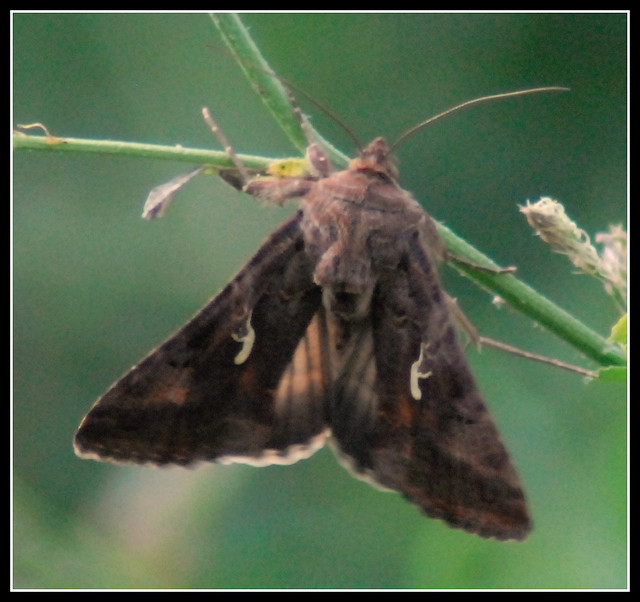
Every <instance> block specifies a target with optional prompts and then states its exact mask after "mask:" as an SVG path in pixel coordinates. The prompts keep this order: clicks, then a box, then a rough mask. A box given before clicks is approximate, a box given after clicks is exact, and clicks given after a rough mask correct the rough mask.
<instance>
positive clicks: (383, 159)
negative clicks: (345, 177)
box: [349, 138, 398, 180]
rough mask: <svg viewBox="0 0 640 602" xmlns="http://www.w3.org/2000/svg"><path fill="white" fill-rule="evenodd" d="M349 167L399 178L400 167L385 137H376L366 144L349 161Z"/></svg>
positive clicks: (395, 178)
mask: <svg viewBox="0 0 640 602" xmlns="http://www.w3.org/2000/svg"><path fill="white" fill-rule="evenodd" d="M349 169H353V170H356V171H368V172H374V173H376V174H379V175H381V176H386V177H388V178H391V179H392V180H397V179H398V168H397V166H396V162H395V161H394V159H393V156H392V154H391V148H390V147H389V144H388V143H387V141H386V140H385V139H384V138H376V139H375V140H374V141H373V142H371V143H369V144H368V145H367V146H365V147H364V148H363V149H362V150H361V151H360V154H359V155H358V157H356V158H355V159H352V160H351V162H350V163H349Z"/></svg>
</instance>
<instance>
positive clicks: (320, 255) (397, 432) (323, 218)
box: [75, 101, 531, 540]
mask: <svg viewBox="0 0 640 602" xmlns="http://www.w3.org/2000/svg"><path fill="white" fill-rule="evenodd" d="M471 102H475V101H471ZM467 104H470V103H465V105H467ZM461 106H462V105H461ZM307 157H308V161H309V165H310V172H309V173H307V174H305V175H303V176H300V177H293V178H284V179H282V178H260V179H252V180H250V181H249V182H248V183H247V184H246V186H245V187H244V190H245V191H246V192H247V193H248V194H251V195H254V196H257V197H261V198H266V199H269V200H270V201H273V202H277V203H282V202H284V201H285V200H288V199H291V198H300V199H301V203H300V207H299V210H298V212H297V213H296V214H295V216H294V217H292V218H291V219H289V221H287V222H286V223H285V224H284V225H283V226H281V227H280V228H279V229H278V230H277V231H276V232H275V233H273V234H272V235H271V237H270V238H269V239H268V240H267V241H266V242H265V243H264V244H263V246H262V247H261V248H260V249H259V250H258V252H257V253H256V254H255V255H254V257H253V258H252V259H251V260H250V261H249V263H248V264H247V265H246V266H245V267H244V268H243V269H242V270H241V271H240V273H239V274H238V275H237V276H236V277H235V278H234V279H233V280H232V281H231V282H230V283H229V284H228V285H227V286H226V287H225V288H224V290H223V291H222V292H221V293H220V294H219V295H218V296H217V297H215V298H214V299H213V300H212V301H210V302H209V304H208V305H207V306H205V307H204V309H202V310H201V311H200V312H199V313H198V314H197V315H196V316H195V317H194V318H193V319H192V320H191V321H190V322H189V323H188V324H186V325H185V326H184V327H183V328H182V329H181V330H180V331H178V333H177V334H175V335H174V336H172V337H171V338H169V339H168V340H167V341H166V342H165V343H164V344H162V345H161V346H160V347H158V348H157V349H155V350H154V351H153V352H151V354H150V355H149V356H148V357H146V358H145V359H144V360H142V361H141V362H140V363H139V364H138V365H137V366H135V367H134V368H133V369H132V370H131V371H130V372H129V373H128V374H126V375H125V376H124V377H123V378H122V379H121V380H119V381H118V382H117V383H116V384H114V385H113V386H112V387H111V389H110V390H109V391H108V392H107V393H106V394H105V395H104V396H103V397H101V398H100V399H99V400H98V401H97V402H96V404H95V405H94V406H93V408H92V409H91V411H90V412H89V414H88V415H87V416H86V417H85V418H84V420H83V421H82V424H81V425H80V428H79V430H78V432H77V434H76V437H75V449H76V453H77V454H78V455H79V456H82V457H87V458H94V459H98V460H108V461H115V462H137V463H152V464H157V465H164V464H180V465H188V464H192V463H194V462H197V461H203V460H204V461H216V462H221V463H228V462H244V463H248V464H253V465H257V466H263V465H268V464H289V463H293V462H296V461H297V460H299V459H301V458H306V457H308V456H310V455H312V454H313V453H314V452H315V451H317V450H318V449H319V448H321V447H322V446H323V445H324V443H325V441H326V440H327V439H330V440H331V441H332V443H333V445H334V447H335V449H336V451H337V454H338V456H339V457H340V458H341V459H343V460H345V461H346V464H347V465H348V467H349V468H350V469H351V470H352V471H353V472H354V473H355V474H356V475H357V476H360V477H363V478H366V479H368V480H370V481H373V482H374V483H375V484H377V485H379V486H381V487H383V488H386V489H390V490H394V491H398V492H400V493H402V494H403V495H404V496H405V497H406V498H407V499H409V500H410V501H411V502H413V503H414V504H415V505H417V506H418V507H419V508H420V509H421V510H422V511H423V512H424V513H425V514H427V515H428V516H430V517H434V518H439V519H442V520H444V521H446V522H447V523H448V524H449V525H451V526H452V527H457V528H462V529H465V530H467V531H470V532H472V533H477V534H478V535H481V536H483V537H495V538H497V539H500V540H506V539H518V540H520V539H524V538H525V537H526V536H527V534H528V532H529V531H530V529H531V520H530V517H529V512H528V510H527V504H526V501H525V496H524V493H523V491H522V486H521V483H520V479H519V477H518V475H517V473H516V470H515V469H514V467H513V465H512V463H511V461H510V459H509V456H508V453H507V451H506V449H505V447H504V445H503V443H502V442H501V440H500V435H499V433H498V430H497V428H496V426H495V424H494V422H493V420H492V418H491V416H490V414H489V411H488V410H487V407H486V405H485V402H484V400H483V397H482V395H481V393H480V391H479V390H478V387H477V385H476V382H475V380H474V378H473V375H472V373H471V370H470V368H469V365H468V363H467V360H466V358H465V354H464V352H463V349H462V347H461V344H460V342H459V340H458V336H457V333H456V324H455V319H454V314H453V313H452V310H451V304H450V302H449V298H448V297H447V295H446V293H445V292H444V290H443V289H442V286H441V283H440V278H439V275H438V271H437V264H438V262H439V261H440V260H442V259H444V258H445V256H446V251H445V249H444V247H443V245H442V243H441V241H440V238H439V236H438V233H437V230H436V226H435V222H434V221H433V219H432V218H431V217H430V216H429V215H428V214H427V213H426V212H425V211H424V209H422V207H421V206H420V205H419V204H418V202H417V201H416V200H415V199H414V198H413V197H412V196H411V194H410V193H409V192H407V191H405V190H403V189H402V188H401V187H400V185H399V184H398V174H397V170H396V167H395V164H394V162H393V159H392V157H391V153H390V147H389V145H388V144H387V143H386V142H385V140H384V139H382V138H377V139H375V140H374V141H373V142H371V144H369V145H368V146H366V148H364V149H363V150H362V151H361V152H360V154H359V156H358V157H357V158H355V159H353V160H352V161H351V162H350V164H349V166H348V167H347V169H345V170H343V171H333V169H332V168H331V166H330V163H329V160H328V158H327V156H326V154H325V153H324V151H323V150H322V149H321V148H320V147H319V146H318V145H316V144H311V145H310V146H309V149H308V152H307Z"/></svg>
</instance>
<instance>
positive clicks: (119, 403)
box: [75, 214, 327, 465]
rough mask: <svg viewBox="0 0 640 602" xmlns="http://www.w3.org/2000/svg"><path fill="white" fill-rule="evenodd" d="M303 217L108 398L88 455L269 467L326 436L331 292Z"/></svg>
mask: <svg viewBox="0 0 640 602" xmlns="http://www.w3.org/2000/svg"><path fill="white" fill-rule="evenodd" d="M300 219H301V215H300V214H298V215H296V217H294V218H293V219H291V220H290V221H289V222H287V223H286V224H285V225H284V226H282V227H281V228H280V229H279V230H278V231H277V232H275V233H274V234H273V235H272V236H271V238H270V239H269V240H268V241H267V242H266V243H265V244H264V245H263V246H262V248H261V249H260V250H259V251H258V252H257V254H256V255H255V256H254V257H253V258H252V259H251V261H250V262H249V263H248V264H247V266H246V267H245V268H244V269H243V270H242V271H241V272H240V273H239V274H238V275H237V276H236V278H235V279H234V280H233V281H232V282H231V283H230V284H229V285H227V287H226V288H225V289H224V290H223V291H222V292H221V293H220V294H219V295H218V296H217V297H216V298H215V299H213V300H212V301H211V302H210V303H209V304H208V305H207V306H206V307H205V308H204V309H202V310H201V311H200V312H199V313H198V314H197V315H196V316H195V317H194V318H193V319H192V320H191V321H190V322H189V323H188V324H187V325H186V326H184V327H183V328H182V329H181V330H180V331H179V332H178V333H177V334H175V335H174V336H173V337H171V338H170V339H169V340H167V341H166V342H165V343H164V344H163V345H161V346H160V347H158V348H157V349H156V350H155V351H153V352H152V353H151V354H150V355H149V356H148V357H147V358H146V359H144V360H143V361H142V362H141V363H140V364H138V365H137V366H135V367H134V368H133V369H132V370H131V371H130V372H129V373H128V374H126V375H125V376H124V377H123V378H122V379H121V380H120V381H118V382H117V383H116V384H115V385H113V387H112V388H111V389H110V390H109V391H108V392H107V393H106V394H105V395H104V396H103V397H102V398H101V399H99V400H98V401H97V402H96V404H95V405H94V407H93V408H92V409H91V411H90V412H89V414H88V415H87V416H86V417H85V419H84V420H83V421H82V424H81V425H80V428H79V430H78V433H77V434H76V438H75V448H76V452H77V453H78V455H80V456H85V457H92V458H96V459H100V460H112V461H125V462H139V463H143V462H151V463H155V464H166V463H178V464H189V463H191V462H194V461H197V460H217V461H222V462H225V461H227V462H232V461H240V462H247V463H253V464H257V465H263V464H270V463H290V462H293V461H295V460H296V459H299V458H300V457H304V456H308V455H310V454H311V453H313V452H314V451H315V450H316V449H318V448H319V447H320V446H321V445H322V444H323V442H324V439H325V437H326V434H327V417H326V409H325V402H324V400H325V366H324V359H323V354H322V346H323V345H324V344H325V343H324V340H323V339H322V336H323V335H322V329H321V328H320V326H321V325H322V320H321V316H320V315H319V314H318V310H319V308H320V299H321V291H320V289H319V288H318V287H317V286H316V285H314V283H313V281H312V266H311V265H310V260H309V258H308V256H307V254H306V253H305V251H304V244H303V241H302V235H301V232H300Z"/></svg>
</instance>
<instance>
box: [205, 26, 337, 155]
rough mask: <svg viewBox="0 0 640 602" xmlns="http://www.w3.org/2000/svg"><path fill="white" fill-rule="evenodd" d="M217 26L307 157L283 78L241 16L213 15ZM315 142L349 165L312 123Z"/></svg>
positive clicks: (297, 119)
mask: <svg viewBox="0 0 640 602" xmlns="http://www.w3.org/2000/svg"><path fill="white" fill-rule="evenodd" d="M209 16H210V17H211V20H212V21H213V23H214V25H215V26H216V27H217V28H218V31H219V32H220V34H221V35H222V39H223V40H224V42H225V44H226V45H227V47H228V48H229V50H230V51H231V54H232V55H233V56H234V58H235V59H236V61H237V62H238V65H239V66H240V69H241V70H242V71H243V73H244V74H245V75H246V77H247V79H248V80H249V82H250V83H251V85H252V86H253V88H254V89H255V90H256V92H257V93H258V95H260V96H261V97H262V100H263V102H264V104H265V105H266V107H267V108H268V109H269V111H270V112H271V114H272V115H273V117H274V119H275V120H276V122H277V123H278V125H280V127H281V128H282V130H283V131H284V133H285V134H286V135H287V137H288V138H289V140H291V142H292V144H293V145H294V146H295V147H296V148H297V149H298V150H299V151H300V152H301V153H302V154H303V155H304V153H305V151H306V149H307V146H308V145H309V140H307V136H306V135H305V133H304V131H303V129H302V125H301V123H300V117H299V116H298V115H297V114H296V113H295V110H294V107H293V105H292V99H291V96H290V95H289V92H287V89H286V88H285V87H284V85H283V84H282V79H281V78H280V77H279V76H278V75H277V74H276V73H275V72H274V71H273V69H271V67H270V66H269V64H268V63H267V61H266V60H265V59H264V57H263V56H262V53H261V52H260V49H259V48H258V47H257V46H256V44H255V42H254V41H253V39H252V38H251V35H250V34H249V31H248V30H247V28H246V27H245V26H244V24H243V23H242V21H241V20H240V17H238V15H236V14H234V13H210V15H209ZM308 125H309V128H310V130H311V132H312V134H313V139H314V142H317V143H318V144H320V145H321V146H322V147H323V148H324V149H325V151H326V152H327V153H328V155H329V157H330V159H331V161H333V163H334V164H335V165H342V166H344V165H346V164H347V163H348V161H349V157H347V156H346V155H345V154H344V153H342V152H341V151H339V150H338V149H337V148H335V147H334V146H333V145H332V144H331V143H330V142H328V141H327V140H325V139H324V138H323V137H322V136H321V135H320V134H319V133H318V132H317V131H316V130H314V129H313V127H312V126H311V124H308Z"/></svg>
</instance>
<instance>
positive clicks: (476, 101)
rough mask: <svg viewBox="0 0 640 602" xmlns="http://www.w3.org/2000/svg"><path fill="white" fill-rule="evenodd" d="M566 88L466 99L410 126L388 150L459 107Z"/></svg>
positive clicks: (534, 89) (556, 87)
mask: <svg viewBox="0 0 640 602" xmlns="http://www.w3.org/2000/svg"><path fill="white" fill-rule="evenodd" d="M568 90H569V88H562V87H559V86H549V87H546V88H531V89H529V90H517V91H515V92H505V93H504V94H493V95H491V96H482V97H480V98H474V99H473V100H467V101H466V102H463V103H462V104H459V105H456V106H455V107H453V108H451V109H447V110H446V111H443V112H442V113H439V114H438V115H435V116H434V117H430V118H429V119H427V120H425V121H422V122H421V123H419V124H418V125H414V126H413V127H412V128H410V129H408V130H407V131H406V132H404V134H402V135H401V136H400V137H399V138H398V139H397V140H396V141H395V142H394V143H393V144H392V145H391V148H390V151H393V150H394V149H395V148H397V146H398V145H399V144H400V143H401V142H404V141H405V140H406V139H407V138H408V137H409V136H412V135H413V134H415V133H416V132H417V131H418V130H421V129H422V128H423V127H426V126H428V125H430V124H432V123H433V122H435V121H438V120H439V119H442V118H443V117H446V116H447V115H451V113H455V112H456V111H459V110H461V109H466V108H467V107H471V106H473V105H478V104H480V103H482V102H489V101H492V100H501V99H502V98H512V97H514V96H524V95H525V94H537V93H539V92H566V91H568Z"/></svg>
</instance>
